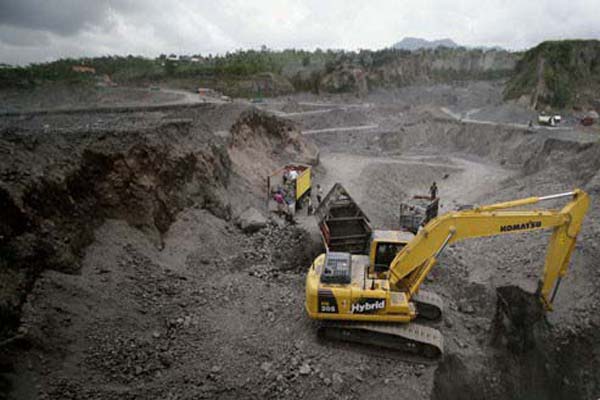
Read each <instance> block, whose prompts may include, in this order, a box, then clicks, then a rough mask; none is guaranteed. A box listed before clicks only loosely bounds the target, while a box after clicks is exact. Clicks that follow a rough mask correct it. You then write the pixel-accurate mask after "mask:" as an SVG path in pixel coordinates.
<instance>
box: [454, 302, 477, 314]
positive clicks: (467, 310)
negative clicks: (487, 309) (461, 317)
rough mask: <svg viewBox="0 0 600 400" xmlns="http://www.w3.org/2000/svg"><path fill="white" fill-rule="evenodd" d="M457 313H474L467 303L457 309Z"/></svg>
mask: <svg viewBox="0 0 600 400" xmlns="http://www.w3.org/2000/svg"><path fill="white" fill-rule="evenodd" d="M458 309H459V311H460V312H462V313H465V314H473V313H474V312H475V309H474V308H473V306H472V305H471V304H469V303H466V304H465V303H463V304H461V305H460V306H459V307H458Z"/></svg>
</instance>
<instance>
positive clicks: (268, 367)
mask: <svg viewBox="0 0 600 400" xmlns="http://www.w3.org/2000/svg"><path fill="white" fill-rule="evenodd" d="M272 365H273V363H272V362H268V361H265V362H263V363H262V364H260V369H262V370H263V371H265V372H269V371H270V370H271V366H272Z"/></svg>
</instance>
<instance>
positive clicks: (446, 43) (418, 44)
mask: <svg viewBox="0 0 600 400" xmlns="http://www.w3.org/2000/svg"><path fill="white" fill-rule="evenodd" d="M392 47H393V48H394V49H401V50H418V49H435V48H436V47H449V48H455V47H459V46H458V44H456V43H455V42H454V41H453V40H452V39H440V40H426V39H421V38H415V37H405V38H404V39H402V40H401V41H399V42H398V43H396V44H394V45H393V46H392Z"/></svg>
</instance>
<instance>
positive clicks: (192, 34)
mask: <svg viewBox="0 0 600 400" xmlns="http://www.w3.org/2000/svg"><path fill="white" fill-rule="evenodd" d="M595 3H596V1H595V0H571V1H570V2H569V4H568V6H565V4H564V2H563V1H562V0H546V1H538V2H526V1H521V2H509V1H504V0H461V1H456V0H454V1H449V0H378V1H377V2H365V1H363V0H329V1H322V0H304V1H295V0H253V1H247V0H221V1H214V0H212V1H209V0H178V1H177V0H153V1H149V0H0V62H8V63H20V64H22V63H28V62H39V61H48V60H52V59H55V58H59V57H66V56H70V57H78V56H94V55H105V54H130V53H131V54H142V55H147V56H155V55H158V54H160V53H172V52H174V53H177V54H184V53H188V54H189V53H217V52H218V53H224V52H226V51H232V50H235V49H239V48H248V47H252V48H257V47H259V46H261V45H263V44H266V45H267V46H269V47H271V48H275V49H282V48H291V47H295V48H306V49H314V48H316V47H321V48H346V49H357V48H373V49H377V48H382V47H386V46H389V45H391V44H392V43H394V42H396V41H398V40H400V39H401V38H402V37H404V36H416V37H423V38H426V39H436V38H442V37H450V38H452V39H454V40H455V41H456V42H458V43H461V44H465V45H485V46H494V45H500V46H503V47H506V48H511V49H522V48H526V47H530V46H533V45H535V44H537V43H539V42H541V41H543V40H546V39H558V38H574V37H583V38H600V13H598V12H597V10H596V8H597V5H596V4H595Z"/></svg>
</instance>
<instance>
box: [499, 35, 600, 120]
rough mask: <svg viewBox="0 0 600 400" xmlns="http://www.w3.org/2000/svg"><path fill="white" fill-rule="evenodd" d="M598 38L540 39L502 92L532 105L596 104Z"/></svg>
mask: <svg viewBox="0 0 600 400" xmlns="http://www.w3.org/2000/svg"><path fill="white" fill-rule="evenodd" d="M599 88H600V41H598V40H564V41H552V42H543V43H541V44H539V45H538V46H536V47H534V48H533V49H530V50H528V51H527V52H526V53H525V54H524V56H523V58H522V59H521V60H520V61H519V62H518V63H517V65H516V68H515V74H514V75H513V77H512V78H511V80H510V81H509V82H508V84H507V86H506V90H505V92H504V96H505V99H521V101H523V102H528V103H529V105H530V106H531V107H532V108H538V109H541V108H544V107H546V106H551V107H554V108H567V107H587V108H589V107H595V108H598V107H600V98H599V97H598V95H597V93H598V89H599Z"/></svg>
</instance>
